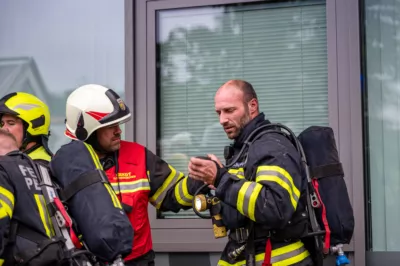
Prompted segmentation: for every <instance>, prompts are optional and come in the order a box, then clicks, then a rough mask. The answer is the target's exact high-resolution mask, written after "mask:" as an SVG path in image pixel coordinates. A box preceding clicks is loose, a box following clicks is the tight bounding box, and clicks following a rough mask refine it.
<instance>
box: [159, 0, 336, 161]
mask: <svg viewBox="0 0 400 266" xmlns="http://www.w3.org/2000/svg"><path fill="white" fill-rule="evenodd" d="M286 4H287V3H286ZM278 5H281V7H280V8H278V7H279V6H278ZM268 7H271V4H266V5H257V6H255V5H241V6H229V7H217V8H206V9H197V10H198V11H199V12H198V14H194V12H193V10H189V11H188V14H185V13H183V12H181V13H180V14H182V15H180V17H179V18H177V15H176V16H175V17H173V16H172V15H170V16H163V15H162V13H161V15H160V16H159V23H160V24H159V25H160V28H161V29H166V28H167V27H166V26H165V25H169V24H172V25H176V26H175V27H173V28H172V29H171V30H170V31H169V33H168V34H167V37H166V38H165V40H160V41H159V43H158V64H157V66H158V70H159V77H158V87H159V90H160V92H159V95H160V100H161V101H160V102H159V116H158V117H159V118H161V119H160V125H161V127H160V128H161V132H162V137H163V138H164V143H167V142H168V140H169V139H171V138H172V137H173V136H175V135H177V134H179V133H182V132H187V133H188V134H190V135H191V143H192V146H191V147H186V148H183V150H181V151H180V152H183V153H186V154H189V155H199V153H203V154H204V153H210V152H213V153H215V154H217V155H219V156H220V157H222V150H223V146H224V144H226V143H228V140H227V138H226V136H225V133H224V132H223V130H222V128H221V127H220V126H218V117H217V116H216V114H215V112H214V94H215V91H216V90H217V88H218V87H219V86H220V85H222V84H223V83H224V82H226V81H227V80H229V79H235V78H236V79H246V80H248V81H249V82H251V83H252V84H253V86H254V87H255V88H256V90H257V93H258V95H259V98H260V107H261V111H264V112H265V113H266V115H267V117H268V118H270V119H272V120H274V121H279V122H281V123H285V124H288V125H289V126H291V127H293V129H294V130H295V132H299V131H300V130H301V129H304V128H305V127H306V126H308V125H311V124H319V125H327V124H328V109H327V62H326V54H327V48H326V22H325V20H326V16H325V5H324V4H323V2H322V4H317V5H310V6H308V5H302V6H295V4H293V3H291V5H286V7H284V8H283V7H282V4H275V8H268ZM168 12H170V11H167V12H166V13H168ZM189 13H190V15H189ZM196 16H197V17H202V18H204V19H203V21H204V22H203V23H202V22H199V23H197V24H196V25H193V23H192V21H193V20H195V21H199V20H200V19H198V18H197V17H196ZM173 20H174V22H175V24H174V23H172V22H171V21H173ZM210 20H211V21H212V22H210ZM177 21H178V22H177ZM163 34H165V32H163ZM160 35H162V34H160ZM165 35H166V34H165ZM159 39H160V38H159ZM165 139H166V141H165ZM196 148H197V149H198V150H195V149H196ZM170 151H171V150H169V149H166V148H163V149H162V153H163V154H162V156H163V155H164V154H167V153H170ZM173 152H176V151H173Z"/></svg>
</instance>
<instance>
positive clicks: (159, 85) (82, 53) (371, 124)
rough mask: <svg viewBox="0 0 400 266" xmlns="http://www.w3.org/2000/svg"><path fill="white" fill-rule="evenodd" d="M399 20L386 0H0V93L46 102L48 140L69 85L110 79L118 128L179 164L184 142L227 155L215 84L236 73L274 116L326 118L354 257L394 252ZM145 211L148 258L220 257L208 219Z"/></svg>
mask: <svg viewBox="0 0 400 266" xmlns="http://www.w3.org/2000/svg"><path fill="white" fill-rule="evenodd" d="M399 26H400V2H399V1H395V0H360V1H359V0H329V1H328V0H303V1H301V0H298V1H294V0H293V1H284V0H275V1H257V0H202V1H199V0H158V1H150V0H136V1H134V0H125V1H122V0H119V1H110V0H86V1H78V0H71V1H58V2H57V3H56V2H55V1H51V0H39V1H34V2H33V1H29V2H27V1H21V0H19V1H15V0H3V1H1V2H0V36H1V37H0V94H1V95H4V94H5V93H8V92H10V91H16V90H17V91H28V92H31V93H34V94H36V95H38V96H39V97H41V98H42V99H43V100H45V101H46V102H47V103H48V104H49V106H50V108H51V112H52V136H51V148H52V149H53V151H56V150H57V149H58V148H59V147H60V145H62V144H63V143H66V142H67V141H68V140H67V139H66V138H65V137H64V136H63V129H64V123H63V121H64V115H65V114H64V113H65V100H66V97H67V96H68V94H69V93H70V92H71V91H72V90H73V89H74V88H76V87H78V86H80V85H83V84H87V83H98V84H103V85H105V86H110V87H112V88H114V89H115V90H116V91H117V92H118V93H120V94H121V95H122V96H124V97H125V99H126V102H127V104H128V106H129V107H130V108H131V110H132V112H133V118H134V119H133V120H132V121H130V122H129V123H128V124H126V125H125V127H124V138H125V139H127V140H135V141H137V142H139V143H141V144H143V145H146V146H147V147H148V148H149V149H150V150H152V151H153V152H156V153H157V154H158V155H160V156H161V157H162V158H164V159H165V160H167V161H168V162H170V163H171V164H173V165H174V166H175V167H176V168H178V169H180V170H181V171H184V172H185V171H186V169H187V162H188V159H189V158H190V157H191V156H199V155H204V154H206V153H214V154H216V155H217V156H218V157H220V158H221V159H222V158H223V147H224V146H225V145H227V144H229V142H228V141H227V139H226V137H225V135H224V132H223V130H222V128H221V127H220V125H219V124H218V119H217V116H216V115H215V112H214V110H213V96H214V93H215V91H216V89H217V88H218V87H219V86H220V85H221V84H222V83H224V82H225V81H227V80H229V79H234V78H237V79H245V80H247V81H249V82H250V83H252V84H253V86H254V87H255V89H256V92H257V94H258V96H259V102H260V109H261V111H263V112H264V113H265V115H266V117H268V118H269V119H270V120H272V121H274V122H280V123H283V124H286V125H287V126H289V127H291V128H292V129H293V131H294V132H295V133H299V132H301V131H302V130H303V129H305V128H307V127H308V126H311V125H325V126H331V127H332V128H333V130H334V133H335V136H336V139H337V146H338V149H339V153H340V157H341V160H342V163H343V167H344V171H345V180H346V184H347V187H348V190H349V194H350V198H351V202H352V205H353V208H354V213H355V219H356V227H355V232H354V237H353V240H352V241H351V243H350V244H349V245H346V247H345V250H346V251H347V252H348V254H349V257H350V259H351V265H357V266H359V265H360V266H361V265H371V266H372V265H398V261H400V230H399V229H398V226H397V225H398V223H399V221H400V208H398V207H397V202H398V201H399V197H400V193H399V190H400V168H399V166H398V165H399V164H398V161H399V157H400V135H399V130H400V118H399V117H400V30H399V29H400V27H399ZM339 196H340V195H338V197H339ZM149 213H150V218H151V223H152V228H153V230H152V235H153V240H154V249H155V251H156V252H157V259H156V264H157V265H165V266H177V265H189V263H190V265H193V266H197V265H205V266H208V265H210V266H211V265H216V262H217V261H218V258H219V253H220V252H221V250H222V248H223V246H224V243H225V242H226V239H215V238H214V236H213V232H212V225H211V221H210V220H203V219H200V218H198V217H196V216H195V215H194V214H193V212H192V211H190V210H189V211H184V212H181V213H177V214H174V213H157V212H156V210H155V209H154V208H153V207H152V206H149ZM326 264H327V265H334V261H333V260H328V261H327V263H326Z"/></svg>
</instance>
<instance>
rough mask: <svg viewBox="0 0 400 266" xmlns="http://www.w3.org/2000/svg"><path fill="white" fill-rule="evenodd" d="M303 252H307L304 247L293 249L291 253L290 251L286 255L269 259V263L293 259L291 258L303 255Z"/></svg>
mask: <svg viewBox="0 0 400 266" xmlns="http://www.w3.org/2000/svg"><path fill="white" fill-rule="evenodd" d="M305 251H307V250H306V248H305V247H304V246H302V247H300V248H298V249H295V250H292V251H290V252H288V253H285V254H282V255H279V256H275V257H272V258H271V263H276V262H280V261H283V260H287V259H290V258H293V257H295V256H297V255H300V254H301V253H303V252H305Z"/></svg>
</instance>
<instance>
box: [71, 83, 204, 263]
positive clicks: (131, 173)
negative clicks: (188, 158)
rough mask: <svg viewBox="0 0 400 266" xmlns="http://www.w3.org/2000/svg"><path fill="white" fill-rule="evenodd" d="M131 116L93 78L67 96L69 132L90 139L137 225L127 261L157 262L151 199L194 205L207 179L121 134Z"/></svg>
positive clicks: (161, 205)
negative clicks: (188, 173) (184, 170)
mask: <svg viewBox="0 0 400 266" xmlns="http://www.w3.org/2000/svg"><path fill="white" fill-rule="evenodd" d="M130 119H131V113H130V110H129V108H128V107H127V106H126V105H125V103H124V101H123V100H122V99H121V98H120V97H119V96H118V94H117V93H115V92H114V91H113V90H111V89H108V88H106V87H103V86H100V85H96V84H88V85H84V86H82V87H79V88H77V89H76V90H75V91H74V92H72V93H71V94H70V95H69V97H68V99H67V106H66V131H65V135H66V136H67V137H69V138H71V139H73V140H80V141H84V142H86V143H88V144H90V145H91V146H92V147H93V148H94V150H95V152H96V153H97V155H98V157H99V158H100V161H101V163H102V166H103V169H104V170H105V171H106V174H107V177H108V179H109V181H110V183H111V184H112V187H113V188H114V191H115V192H116V194H117V195H118V198H119V200H120V201H121V202H122V205H123V207H124V209H125V211H126V213H127V215H128V217H129V220H130V221H131V223H132V226H133V228H134V232H135V234H134V240H133V246H132V252H131V254H130V255H128V256H127V257H126V258H125V265H134V266H145V265H146V266H148V265H149V266H150V265H154V257H155V254H154V251H153V250H152V239H151V229H150V222H149V217H148V211H147V208H148V202H150V203H151V204H152V205H154V206H155V207H156V209H157V210H160V211H173V212H178V211H179V210H181V209H189V208H191V206H192V200H193V194H194V193H195V192H196V190H197V189H198V188H200V187H201V186H202V185H203V184H204V183H202V182H200V181H196V180H193V179H189V178H187V177H185V176H184V174H182V173H181V172H179V171H177V170H176V169H175V168H174V167H172V166H171V165H169V164H168V163H167V162H165V161H164V160H162V159H161V158H160V157H158V156H156V155H155V154H154V153H152V152H151V151H149V150H148V149H146V148H145V147H143V146H142V145H140V144H138V143H135V142H127V141H122V140H121V133H122V132H121V128H120V124H122V123H125V122H127V121H129V120H130Z"/></svg>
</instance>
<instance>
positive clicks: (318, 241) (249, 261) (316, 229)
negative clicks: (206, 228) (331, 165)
mask: <svg viewBox="0 0 400 266" xmlns="http://www.w3.org/2000/svg"><path fill="white" fill-rule="evenodd" d="M282 129H283V130H284V131H283V130H282ZM285 131H286V132H285ZM266 133H278V134H282V135H284V136H285V137H286V138H288V139H289V140H290V141H291V142H292V144H293V145H294V146H295V148H296V150H297V151H298V152H299V154H300V156H301V164H302V166H303V169H304V170H305V173H306V176H307V190H306V193H307V195H308V196H307V197H306V199H307V200H306V201H307V204H306V210H307V213H308V215H309V221H310V225H311V229H312V232H311V233H309V234H308V235H307V237H313V238H314V245H315V248H316V249H317V250H322V248H323V242H322V238H321V236H322V235H323V234H324V233H325V231H323V230H321V229H320V226H319V224H318V221H317V218H316V215H315V212H314V211H313V208H316V207H319V206H320V205H321V203H320V201H319V199H318V197H317V195H316V193H315V190H314V187H313V185H312V180H311V175H310V170H309V167H308V164H307V159H306V156H305V153H304V150H303V148H302V146H301V144H300V142H299V140H298V139H297V137H296V135H295V134H294V133H293V132H292V131H291V130H290V129H289V128H288V127H286V126H284V125H282V124H279V123H271V124H267V125H263V126H260V127H258V128H256V129H255V130H253V131H252V132H251V133H250V135H249V136H248V137H247V139H246V140H245V141H244V143H243V146H242V148H241V150H240V151H239V153H238V154H237V155H236V156H235V157H234V158H233V159H232V161H231V162H230V163H229V164H227V165H225V166H224V168H226V169H229V168H231V167H232V166H233V165H234V164H235V163H236V162H237V161H238V160H239V159H240V158H241V157H242V156H243V155H244V154H245V152H247V151H248V149H249V147H250V146H251V145H252V144H253V143H254V142H255V141H256V140H258V139H259V138H260V137H262V136H263V135H264V134H266ZM246 156H247V155H246ZM199 158H201V159H209V160H211V159H210V158H208V157H199ZM207 186H208V184H204V185H203V186H202V187H200V188H199V189H198V190H197V191H196V193H195V195H194V199H193V202H192V208H193V211H194V212H195V213H196V215H198V216H199V217H200V218H203V219H211V218H212V219H213V227H214V235H215V237H216V238H219V237H221V236H220V235H217V234H216V233H218V232H219V231H222V230H219V231H218V230H216V227H217V228H218V227H221V226H219V225H216V223H215V222H214V221H221V222H222V220H217V219H216V218H217V217H218V216H217V215H216V210H220V208H221V207H214V206H220V203H219V199H218V198H216V197H215V196H213V195H211V193H208V195H204V194H200V192H201V191H202V190H203V189H205V188H206V187H207ZM207 196H208V197H207ZM204 202H206V203H204ZM207 207H208V209H210V215H204V214H201V213H200V211H204V210H205V209H207ZM213 208H214V209H213ZM218 215H220V214H218ZM248 220H249V226H248V230H249V231H248V232H249V239H248V241H247V242H246V243H244V244H243V245H242V246H240V247H239V248H238V249H235V250H233V251H232V252H230V253H229V254H228V257H229V258H231V259H235V258H237V257H238V256H239V255H240V254H241V253H242V252H243V251H244V250H245V249H246V245H247V246H248V247H247V248H248V251H249V252H250V253H251V254H247V256H246V265H247V266H254V265H255V254H254V243H253V242H254V234H253V232H252V231H253V221H251V220H250V219H248ZM224 236H226V229H225V235H224ZM250 246H253V247H250ZM263 265H264V264H263Z"/></svg>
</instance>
